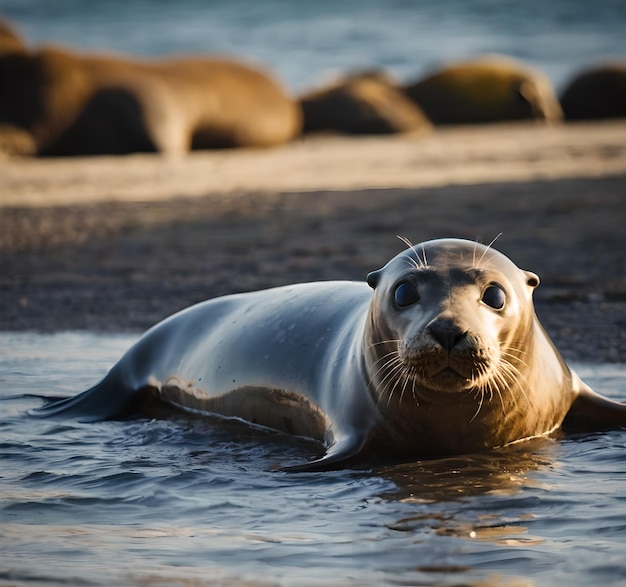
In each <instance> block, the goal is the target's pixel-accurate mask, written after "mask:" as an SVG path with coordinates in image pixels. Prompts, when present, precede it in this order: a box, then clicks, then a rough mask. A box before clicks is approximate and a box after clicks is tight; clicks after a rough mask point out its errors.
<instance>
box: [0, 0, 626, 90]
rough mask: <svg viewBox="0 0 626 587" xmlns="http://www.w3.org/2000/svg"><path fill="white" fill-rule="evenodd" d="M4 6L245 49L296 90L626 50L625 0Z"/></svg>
mask: <svg viewBox="0 0 626 587" xmlns="http://www.w3.org/2000/svg"><path fill="white" fill-rule="evenodd" d="M0 16H4V17H6V18H9V19H11V20H13V21H15V22H17V23H18V24H19V25H20V27H21V28H22V30H23V32H24V34H25V35H26V37H27V38H28V39H29V40H31V41H32V42H37V43H41V42H49V41H57V42H58V41H61V42H63V43H66V44H70V45H73V46H77V47H82V48H89V49H94V48H95V49H105V48H108V49H115V50H118V51H124V52H130V53H138V54H144V55H160V54H164V53H171V52H177V53H180V52H183V53H189V52H197V51H204V52H217V53H228V54H235V55H240V56H244V57H246V58H249V59H254V60H256V61H260V62H262V63H265V64H267V66H269V67H270V68H271V69H272V70H273V71H275V72H276V74H277V75H278V76H279V77H280V78H281V79H282V80H283V81H284V82H285V83H286V84H288V85H289V86H290V87H291V88H297V89H302V88H305V87H308V86H311V85H312V84H316V83H319V82H320V81H321V80H322V79H323V78H325V77H326V76H329V75H333V74H337V73H341V72H346V71H348V70H353V69H362V68H371V67H384V68H387V69H389V70H391V71H392V72H394V73H395V74H397V75H398V76H399V77H400V78H402V79H406V78H410V79H414V78H416V77H417V76H420V75H423V74H424V73H425V72H426V71H427V70H428V69H430V68H431V67H433V66H434V65H436V64H438V63H439V62H440V61H441V60H445V59H459V58H463V57H467V56H471V55H475V54H479V53H504V54H507V55H511V56H513V57H516V58H518V59H521V60H523V61H525V62H527V63H529V64H531V65H533V66H535V67H538V68H540V69H542V70H543V71H545V72H546V73H547V75H548V76H549V77H550V78H551V79H552V81H553V83H554V84H555V85H557V86H559V87H560V86H562V85H563V83H565V81H566V80H567V78H569V77H570V76H572V75H573V74H574V73H576V72H578V71H579V70H580V68H581V67H583V66H584V65H587V64H589V63H597V62H598V61H599V60H602V59H604V58H606V57H610V56H621V57H622V58H625V57H626V3H625V2H624V0H594V2H589V1H588V0H550V2H546V1H544V0H526V1H525V2H513V1H510V0H422V1H420V2H410V1H407V0H332V1H330V0H317V1H316V2H303V1H300V2H298V1H295V0H263V1H262V2H255V1H253V0H229V1H228V2H223V1H221V0H177V2H168V1H165V0H107V1H106V2H89V3H85V2H84V1H83V0H54V1H50V0H0Z"/></svg>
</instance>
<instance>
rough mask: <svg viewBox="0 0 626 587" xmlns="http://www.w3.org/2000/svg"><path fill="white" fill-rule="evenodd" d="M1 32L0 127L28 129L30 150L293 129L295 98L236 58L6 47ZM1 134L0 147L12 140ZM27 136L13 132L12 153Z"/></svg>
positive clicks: (150, 148) (230, 142) (225, 140)
mask: <svg viewBox="0 0 626 587" xmlns="http://www.w3.org/2000/svg"><path fill="white" fill-rule="evenodd" d="M1 33H2V31H1V30H0V34H1ZM8 34H9V33H6V34H5V35H4V37H6V38H7V39H9V40H6V39H5V40H2V39H0V45H1V46H0V86H1V87H2V92H1V93H0V125H1V127H2V128H1V129H0V131H4V132H10V134H12V135H14V136H15V135H19V134H20V133H22V134H23V133H28V134H30V135H31V136H32V139H31V143H32V145H33V147H32V149H31V150H32V151H33V152H32V154H34V155H42V156H69V155H100V154H114V155H115V154H117V155H120V154H127V153H134V152H159V153H165V154H173V155H180V154H184V153H186V152H187V151H189V150H190V149H210V148H231V147H268V146H274V145H280V144H283V143H285V142H287V141H290V140H291V139H293V138H295V137H296V136H297V135H299V133H300V129H301V112H300V107H299V105H298V104H297V103H296V102H295V101H294V100H293V99H292V98H291V97H290V96H288V95H287V93H286V92H285V91H284V90H283V88H282V87H281V86H280V85H279V84H278V83H277V82H276V81H274V80H273V79H272V78H271V77H270V76H268V75H267V74H265V73H264V72H262V71H260V70H259V69H257V68H255V67H251V66H249V65H247V64H244V63H242V62H239V61H237V60H232V59H226V58H217V57H209V56H198V57H169V58H164V59H159V60H147V59H146V60H139V59H133V58H129V57H125V56H121V55H120V56H117V55H106V54H79V53H76V52H72V51H69V50H66V49H61V48H57V47H42V48H39V49H36V50H28V49H26V48H21V47H17V46H15V47H13V49H11V47H12V46H13V45H15V43H12V42H11V43H10V42H9V41H10V38H9V37H8ZM16 129H17V130H16ZM18 131H20V132H18ZM1 134H2V133H0V145H2V144H3V143H4V144H6V145H10V144H11V143H12V142H13V141H14V139H12V138H8V139H5V140H3V138H2V136H1ZM26 144H28V141H26V140H25V139H24V138H21V139H20V143H19V146H18V147H17V148H15V149H14V150H13V151H14V154H20V153H23V152H24V150H25V147H24V145H26ZM6 150H9V151H10V148H9V147H7V148H6Z"/></svg>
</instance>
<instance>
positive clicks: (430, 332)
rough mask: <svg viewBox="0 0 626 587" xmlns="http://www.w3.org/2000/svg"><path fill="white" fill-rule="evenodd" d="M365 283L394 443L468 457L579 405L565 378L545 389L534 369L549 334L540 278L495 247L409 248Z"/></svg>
mask: <svg viewBox="0 0 626 587" xmlns="http://www.w3.org/2000/svg"><path fill="white" fill-rule="evenodd" d="M367 281H368V283H369V285H370V286H371V287H373V288H374V300H373V302H372V304H371V306H370V312H369V316H368V321H367V325H366V334H365V337H366V340H367V341H368V343H367V344H366V345H365V360H366V364H367V370H368V372H369V376H370V386H369V387H370V391H371V393H372V394H373V395H374V396H375V397H374V399H375V401H376V402H377V405H378V408H379V410H380V411H381V413H382V415H383V421H384V422H385V423H386V425H385V427H386V429H387V430H388V433H389V436H390V438H391V439H392V443H393V444H400V445H404V446H405V447H406V448H412V447H417V446H419V447H421V448H422V449H423V448H427V449H430V450H433V451H436V452H440V451H442V452H446V453H450V452H467V450H480V449H484V448H486V447H487V446H489V447H490V448H493V447H495V446H501V445H504V444H507V443H509V442H512V441H514V440H518V439H520V438H527V437H530V436H535V435H537V434H542V433H545V432H548V431H550V430H552V429H554V428H555V427H556V426H558V424H559V423H560V421H561V419H562V417H563V415H564V414H565V412H566V410H567V406H568V405H569V404H570V403H571V399H570V398H568V397H567V394H563V393H562V389H561V387H562V386H563V385H564V384H565V379H566V378H564V377H562V378H561V379H563V381H562V382H559V383H558V384H557V385H556V386H554V385H553V386H551V387H552V388H554V391H552V390H548V391H539V390H537V389H535V386H534V385H533V383H534V380H535V377H534V375H533V371H534V368H533V369H530V368H529V361H530V357H532V356H533V354H534V353H535V348H536V343H535V339H536V338H537V336H539V335H541V333H542V331H540V330H538V329H537V327H536V317H535V313H534V309H533V305H532V293H533V290H534V288H535V287H537V285H539V278H538V277H537V275H535V274H534V273H531V272H529V271H523V270H521V269H519V268H518V267H517V266H516V265H515V264H514V263H513V262H512V261H510V260H509V259H508V258H507V257H506V256H504V255H503V254H501V253H499V252H497V251H495V250H494V249H491V248H489V247H486V246H483V245H481V244H478V243H471V242H469V241H462V240H457V239H444V240H437V241H429V242H426V243H424V244H422V245H419V246H418V247H412V248H410V249H408V250H407V251H405V252H404V253H401V254H400V255H398V256H396V257H395V258H394V259H392V260H391V261H390V262H389V263H388V264H387V265H386V266H385V267H383V268H382V269H380V270H378V271H374V272H372V273H370V274H369V275H368V278H367ZM558 362H559V368H561V370H562V367H561V362H562V360H561V359H560V357H559V360H558ZM563 365H564V363H563ZM566 373H567V371H566ZM556 388H558V389H556ZM536 393H541V394H543V397H541V399H540V401H535V398H534V395H535V394H536ZM538 406H539V407H538ZM389 424H391V425H389Z"/></svg>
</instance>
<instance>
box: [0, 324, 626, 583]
mask: <svg viewBox="0 0 626 587" xmlns="http://www.w3.org/2000/svg"><path fill="white" fill-rule="evenodd" d="M135 338H136V337H135V336H131V335H106V336H105V335H95V334H89V333H62V334H55V335H40V334H29V333H4V334H2V333H0V397H1V398H4V399H2V400H0V459H1V460H0V462H1V468H0V553H2V554H1V556H0V585H26V586H31V585H47V586H55V585H68V584H69V585H82V584H85V585H87V584H88V585H96V586H97V585H102V586H107V587H108V586H110V585H120V586H121V585H133V586H135V585H137V586H143V585H148V584H151V585H153V584H156V585H158V584H163V585H181V586H189V585H193V586H194V587H197V586H204V585H216V584H219V585H224V584H226V585H253V586H256V585H298V586H300V585H340V586H341V585H354V586H357V585H359V586H360V585H407V584H409V585H415V584H419V585H457V584H458V585H460V584H471V583H475V582H480V581H483V582H486V584H493V585H507V584H509V585H519V584H522V585H526V584H530V585H555V586H556V585H570V586H578V585H580V586H583V585H584V586H587V585H618V584H623V577H624V576H625V574H626V432H623V433H622V432H611V433H607V434H593V435H588V436H584V437H578V438H570V439H560V440H555V439H541V440H538V441H533V442H532V443H522V444H519V445H517V446H515V447H509V448H508V449H507V450H501V451H495V452H492V453H489V454H486V455H470V456H464V457H455V458H449V459H440V460H435V461H418V462H414V463H404V464H402V463H401V464H390V465H387V466H384V465H382V464H378V465H376V466H374V467H373V468H370V469H368V468H367V467H363V468H361V469H356V468H355V469H347V470H342V471H336V472H329V473H315V474H310V473H302V474H293V473H291V474H288V473H282V472H278V471H276V470H275V469H276V466H277V465H278V464H290V463H296V462H300V461H301V460H302V459H305V458H308V456H310V455H311V454H312V450H313V447H312V446H311V445H309V444H307V443H304V442H295V441H292V440H290V439H289V438H287V437H285V436H283V435H273V434H268V433H264V432H260V431H253V430H249V429H246V428H243V427H240V426H234V425H229V426H226V425H223V424H222V425H216V423H215V422H211V421H208V420H206V419H201V418H191V417H182V416H178V417H176V418H170V419H159V420H148V419H140V420H133V421H126V422H102V423H96V424H80V423H76V422H74V421H59V420H43V421H42V420H35V419H31V418H29V417H28V416H27V415H26V414H25V412H26V410H27V409H28V408H31V407H34V406H36V405H39V404H40V403H41V401H40V400H38V399H36V398H34V397H30V396H25V397H14V395H15V394H18V395H19V394H29V393H34V394H42V393H44V394H47V395H66V394H71V393H74V392H76V391H79V390H82V389H83V388H86V387H88V386H89V385H90V384H91V383H93V382H94V381H96V380H97V379H99V378H100V377H101V376H102V375H104V373H105V372H106V370H107V369H108V368H109V367H110V366H111V365H112V364H113V363H114V362H115V361H116V360H117V359H118V358H119V356H120V355H121V354H122V353H123V352H124V350H125V349H126V348H127V347H128V346H129V345H130V344H131V343H132V342H133V341H134V340H135ZM577 367H578V370H579V372H580V373H581V374H582V375H583V377H585V379H586V380H587V381H588V382H589V383H591V384H592V385H593V386H594V387H595V388H596V389H598V390H601V391H602V392H603V393H605V394H607V395H611V396H613V397H616V398H621V399H626V366H624V365H595V366H592V365H579V366H577Z"/></svg>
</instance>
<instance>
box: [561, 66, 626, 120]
mask: <svg viewBox="0 0 626 587" xmlns="http://www.w3.org/2000/svg"><path fill="white" fill-rule="evenodd" d="M561 106H562V107H563V112H564V114H565V118H566V119H567V120H599V119H600V120H601V119H606V118H626V61H620V62H614V63H606V64H604V65H601V66H598V67H594V68H590V69H587V70H585V71H582V72H580V73H579V74H578V75H577V76H576V77H575V78H574V79H573V80H572V81H570V82H569V84H568V85H567V87H566V88H565V90H564V91H563V93H562V94H561Z"/></svg>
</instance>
